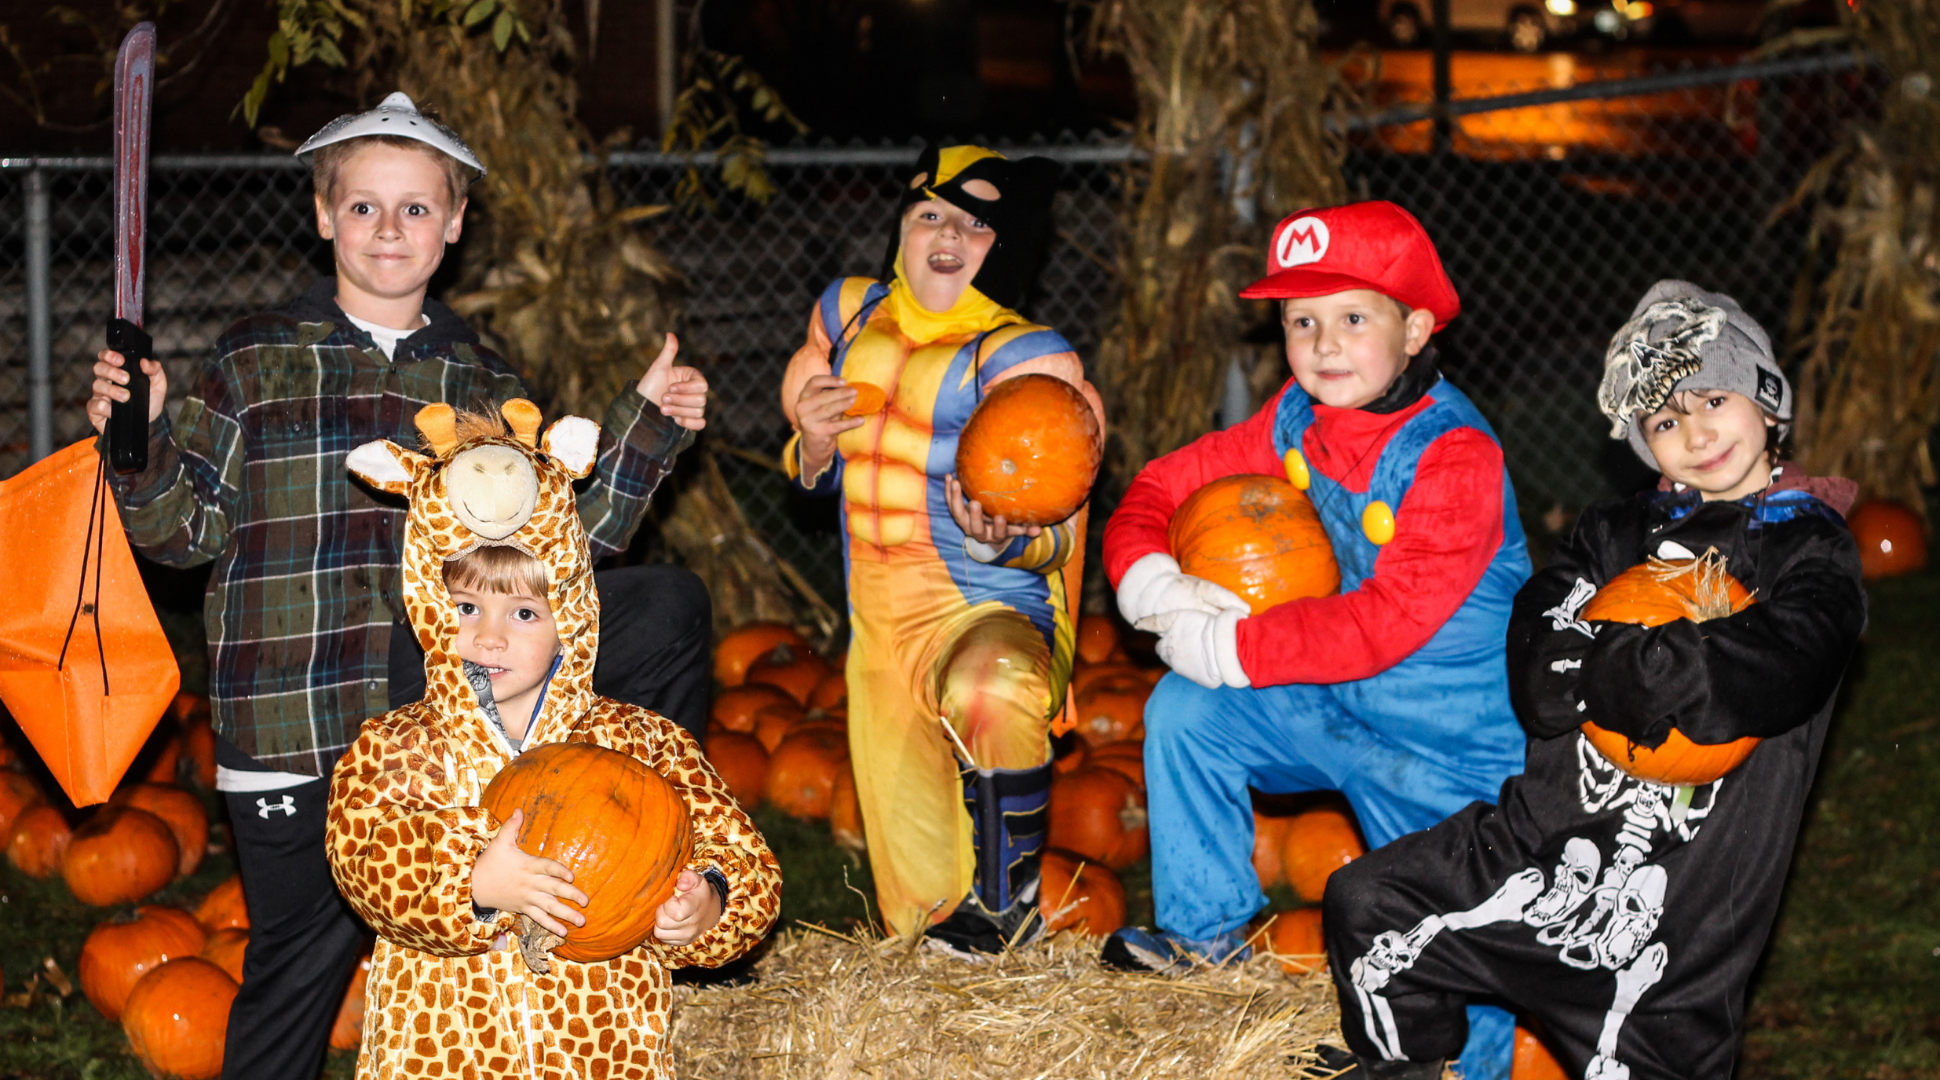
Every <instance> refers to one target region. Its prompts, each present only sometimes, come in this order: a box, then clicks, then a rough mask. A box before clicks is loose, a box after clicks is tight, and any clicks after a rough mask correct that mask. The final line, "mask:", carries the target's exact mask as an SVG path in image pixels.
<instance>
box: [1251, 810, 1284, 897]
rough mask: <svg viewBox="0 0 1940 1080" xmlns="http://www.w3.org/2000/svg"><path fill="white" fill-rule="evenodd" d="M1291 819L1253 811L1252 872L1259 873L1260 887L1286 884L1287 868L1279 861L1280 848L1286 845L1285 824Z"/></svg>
mask: <svg viewBox="0 0 1940 1080" xmlns="http://www.w3.org/2000/svg"><path fill="white" fill-rule="evenodd" d="M1292 820H1293V819H1292V818H1290V817H1281V816H1278V815H1268V814H1262V813H1260V812H1259V811H1258V810H1255V811H1253V873H1255V874H1257V875H1259V879H1260V888H1261V889H1271V888H1272V887H1274V886H1275V885H1284V884H1286V880H1287V868H1286V864H1284V863H1282V862H1281V861H1280V849H1281V848H1283V847H1285V846H1286V842H1287V824H1288V823H1289V822H1291V821H1292Z"/></svg>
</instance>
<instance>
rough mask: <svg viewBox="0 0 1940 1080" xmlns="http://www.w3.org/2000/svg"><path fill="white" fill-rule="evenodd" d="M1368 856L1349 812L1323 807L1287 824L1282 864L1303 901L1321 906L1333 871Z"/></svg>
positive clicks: (1290, 883) (1281, 847)
mask: <svg viewBox="0 0 1940 1080" xmlns="http://www.w3.org/2000/svg"><path fill="white" fill-rule="evenodd" d="M1365 854H1367V848H1366V846H1365V845H1363V844H1362V843H1361V835H1360V833H1358V832H1356V831H1355V830H1354V822H1353V821H1352V820H1351V819H1350V818H1349V817H1348V816H1347V812H1346V811H1345V810H1342V809H1340V808H1337V807H1333V806H1320V807H1316V808H1314V809H1312V810H1308V811H1306V812H1304V813H1300V814H1295V815H1294V816H1293V817H1292V818H1290V819H1289V820H1288V821H1287V833H1286V839H1285V840H1284V841H1283V842H1282V843H1281V845H1280V864H1281V865H1282V866H1285V867H1286V869H1287V884H1289V885H1292V886H1293V891H1294V892H1296V893H1298V894H1300V898H1301V899H1302V900H1305V901H1307V902H1309V903H1314V904H1318V903H1319V902H1320V897H1321V894H1322V893H1324V892H1325V891H1326V889H1327V879H1328V878H1330V877H1332V876H1333V875H1334V871H1336V870H1339V869H1340V868H1341V867H1343V866H1346V865H1347V864H1348V863H1351V862H1353V861H1354V860H1355V859H1358V858H1360V857H1361V856H1362V855H1365Z"/></svg>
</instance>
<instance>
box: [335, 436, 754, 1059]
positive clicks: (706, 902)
mask: <svg viewBox="0 0 1940 1080" xmlns="http://www.w3.org/2000/svg"><path fill="white" fill-rule="evenodd" d="M501 411H502V413H503V415H504V417H505V419H506V420H507V421H508V422H509V424H510V428H511V431H510V432H509V433H508V432H507V431H506V430H505V429H504V428H502V427H499V426H498V425H497V424H496V423H495V422H494V421H492V420H491V419H489V418H485V417H477V416H472V415H469V414H467V415H464V416H456V415H455V414H454V413H453V411H452V409H451V408H450V406H447V405H431V406H427V407H426V408H425V409H423V410H421V411H420V413H419V414H418V426H419V429H420V430H421V431H422V432H423V434H424V438H425V442H426V444H427V445H428V446H429V447H430V449H431V451H432V454H433V456H430V457H426V456H424V455H420V454H416V453H413V452H411V451H408V450H404V449H402V448H400V447H398V446H396V445H395V444H393V443H389V442H384V441H378V442H371V443H366V444H364V445H363V446H360V447H358V448H357V449H356V450H354V451H352V452H351V453H350V456H349V459H348V464H349V467H350V470H351V471H352V472H353V473H354V474H356V475H357V476H358V477H359V478H360V479H362V480H364V481H365V482H367V483H369V484H370V485H371V486H373V487H375V488H378V489H379V490H382V491H386V492H389V493H391V494H394V495H404V496H406V497H408V498H409V499H410V504H411V509H410V514H409V516H408V517H407V519H406V524H405V537H404V567H403V581H404V588H403V593H404V602H405V606H406V608H407V609H408V610H409V612H410V616H411V625H412V627H413V629H414V630H415V631H416V632H417V635H418V639H419V641H420V643H421V644H423V646H424V649H425V682H426V685H427V691H426V694H425V697H424V700H422V701H420V702H418V703H416V704H413V705H407V706H404V707H403V708H399V709H393V710H392V711H390V712H388V713H385V714H384V715H382V716H379V717H376V718H374V719H371V720H368V721H366V722H365V723H364V726H363V732H362V734H361V735H360V736H359V737H358V739H357V742H356V743H355V744H354V745H353V746H351V748H350V750H349V751H348V752H347V753H345V754H344V756H343V758H342V759H341V760H340V761H339V762H338V763H337V768H336V771H335V774H334V775H333V777H332V780H331V788H330V807H329V816H328V833H327V842H328V845H329V851H330V866H331V872H332V874H333V875H334V876H335V878H336V881H337V886H338V888H339V889H340V890H341V891H342V892H343V895H344V896H345V898H346V899H348V900H349V901H350V904H351V906H352V907H353V908H354V909H355V910H356V912H357V914H358V915H359V916H360V917H361V918H363V919H364V920H365V921H366V922H368V923H370V925H371V926H372V927H374V928H375V929H376V930H377V933H378V941H377V946H376V950H375V951H374V953H373V954H372V957H371V973H370V983H369V987H368V989H367V990H366V1000H367V1002H368V1011H367V1012H366V1016H365V1022H364V1023H365V1027H364V1041H363V1049H362V1051H361V1053H360V1054H359V1057H358V1062H357V1075H358V1076H360V1077H366V1078H388V1077H396V1076H427V1075H439V1074H440V1069H448V1070H449V1072H450V1075H467V1076H472V1075H475V1076H480V1077H501V1076H505V1077H509V1076H518V1077H538V1078H554V1077H557V1078H559V1080H565V1078H567V1077H597V1076H611V1077H628V1078H645V1077H662V1076H671V1075H672V1073H671V1071H670V1070H669V1068H668V1064H667V1060H666V1049H667V1047H666V1039H667V1027H668V1017H669V1013H670V1010H671V1007H672V1004H673V1000H672V987H671V984H670V981H669V975H668V969H669V968H674V967H683V966H689V965H699V966H704V967H712V966H716V965H719V964H722V963H725V962H726V961H728V960H731V959H734V958H735V957H737V956H739V955H741V954H742V953H744V952H746V951H747V950H748V949H749V948H751V947H752V946H753V945H754V944H755V943H756V942H758V941H759V940H760V939H761V936H762V935H763V934H764V933H766V932H767V930H768V928H769V927H770V926H771V925H773V923H774V921H775V916H776V914H777V912H778V910H779V903H780V883H781V878H780V870H779V868H778V867H777V865H776V863H775V859H774V856H773V855H772V854H771V853H770V852H769V850H768V846H767V844H766V843H765V842H764V841H763V840H762V838H761V835H760V833H758V832H757V831H756V830H755V827H754V825H753V824H752V823H751V822H749V820H748V818H747V815H746V814H744V813H743V812H742V811H741V809H740V807H739V806H738V805H737V804H736V803H735V801H734V799H733V798H732V797H731V796H730V795H729V794H728V791H727V788H726V786H725V785H724V784H723V783H722V782H721V779H720V777H719V776H717V775H715V773H714V770H713V769H712V768H711V767H710V766H709V765H708V764H707V761H706V759H705V758H703V757H702V756H701V752H700V748H699V746H698V745H697V744H696V743H695V742H694V740H693V738H692V737H691V736H689V735H688V734H687V733H686V732H685V731H683V730H682V729H681V728H680V727H679V726H678V725H677V724H675V723H673V722H672V721H670V720H668V719H666V718H664V717H662V716H659V715H657V714H655V713H652V712H649V711H648V710H646V709H643V708H640V707H638V706H634V705H627V704H624V703H622V702H619V701H615V700H612V699H611V698H604V697H600V696H598V695H596V694H595V693H594V692H593V688H592V681H593V664H594V659H595V657H596V655H597V652H598V640H599V595H598V593H597V592H596V591H595V589H594V586H593V575H592V560H591V557H590V553H589V549H588V545H587V540H586V534H585V531H584V529H583V527H582V526H581V524H580V519H579V515H578V513H577V511H576V508H575V506H574V499H573V487H572V484H573V481H574V480H576V479H578V478H581V477H584V476H585V475H586V474H587V473H588V472H589V471H590V469H591V467H592V464H593V460H594V457H595V455H596V453H597V450H598V445H599V432H598V428H597V427H596V426H595V425H594V424H593V423H592V422H591V421H588V420H583V419H580V418H578V417H567V418H565V419H563V420H561V421H559V422H557V423H555V424H554V425H552V427H551V428H550V429H548V430H547V431H546V433H545V437H544V439H543V441H542V440H540V439H539V437H538V435H539V410H538V409H537V408H536V407H534V406H533V405H532V404H530V403H529V402H526V401H523V400H517V399H515V400H513V401H510V402H507V403H506V404H505V406H504V407H503V408H502V410H501ZM561 742H586V743H594V744H596V745H599V746H603V747H606V748H608V749H611V750H617V751H619V752H621V753H624V754H628V755H630V756H632V757H634V758H636V759H638V760H640V761H642V762H644V763H646V764H647V765H648V766H649V767H651V768H652V769H653V770H654V771H655V772H658V773H660V774H661V775H662V776H664V777H666V778H667V779H668V780H669V781H670V782H671V783H672V784H673V785H674V787H675V789H676V790H677V791H678V792H679V793H680V795H681V796H682V797H683V799H684V800H685V801H686V803H687V807H688V810H689V812H690V813H691V815H692V818H693V831H694V848H693V854H692V856H691V857H690V861H689V864H688V867H687V868H686V869H684V870H683V871H682V872H681V874H680V875H679V878H678V880H677V882H676V885H675V891H674V895H673V896H672V898H670V899H669V900H667V901H666V902H665V903H664V904H662V905H661V907H660V908H659V910H658V911H657V912H656V925H655V929H654V932H653V934H652V935H651V936H650V937H649V938H648V939H647V940H646V941H644V942H642V943H641V944H640V945H639V946H637V947H636V948H634V949H632V950H630V951H628V952H625V953H622V954H621V955H619V956H618V957H615V958H614V959H612V960H608V961H604V962H597V963H576V962H573V961H570V960H566V959H564V958H562V957H559V956H556V955H554V956H543V957H541V956H538V955H537V947H534V946H533V945H532V943H531V941H530V937H531V936H532V935H530V934H528V935H527V940H526V941H525V942H523V943H522V944H523V945H524V946H525V948H524V950H523V951H522V950H521V948H517V947H514V945H515V944H517V943H515V942H514V940H513V938H514V936H515V935H516V934H517V931H518V925H517V924H518V922H519V920H520V917H521V916H523V917H524V918H527V919H530V920H531V921H532V922H533V923H536V924H538V926H541V927H543V928H545V929H546V930H548V931H550V932H552V933H553V934H557V935H559V936H561V937H564V938H566V939H568V940H570V939H571V937H572V935H573V932H574V930H575V928H577V927H579V926H582V925H584V922H585V919H584V917H583V916H582V915H580V914H579V911H578V910H577V909H576V907H575V905H583V904H584V903H586V899H587V898H586V895H585V893H583V892H581V891H580V890H579V889H577V888H575V887H574V886H573V884H572V875H571V873H570V872H569V871H568V870H567V869H566V868H565V867H564V866H562V865H560V864H559V863H556V862H553V861H552V860H549V859H542V858H536V857H533V856H530V855H527V854H525V853H524V852H522V851H521V850H520V849H519V847H518V844H517V839H516V838H517V836H518V834H519V826H520V823H521V817H522V815H521V814H520V813H519V812H516V811H515V812H514V813H513V814H512V815H511V819H510V820H508V821H502V822H501V821H497V820H495V819H494V818H493V816H492V814H491V813H490V811H487V810H486V809H484V808H483V807H481V806H479V800H480V797H481V794H482V793H483V791H484V790H485V787H486V786H487V785H488V784H490V783H491V780H492V778H493V777H494V776H495V775H497V774H498V772H499V770H501V769H503V768H504V767H505V766H506V765H507V764H508V763H510V762H511V760H512V759H513V758H515V757H517V756H518V755H519V754H520V753H521V752H523V751H524V750H526V749H528V748H530V747H535V746H540V745H544V744H548V743H561ZM527 929H528V930H530V929H531V928H530V927H527ZM427 1013H429V1014H432V1016H431V1022H430V1026H429V1027H428V1028H427V1027H426V1026H425V1020H426V1014H427ZM427 1031H434V1032H436V1033H437V1034H438V1037H437V1038H436V1039H433V1038H428V1037H426V1033H427Z"/></svg>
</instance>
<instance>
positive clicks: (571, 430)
mask: <svg viewBox="0 0 1940 1080" xmlns="http://www.w3.org/2000/svg"><path fill="white" fill-rule="evenodd" d="M541 449H543V450H544V451H545V452H546V456H547V457H549V458H551V459H552V460H554V461H557V462H558V463H559V465H560V467H561V468H563V469H565V470H566V471H567V472H568V473H571V474H572V476H573V479H575V480H577V479H580V478H582V477H584V476H585V475H586V474H587V473H590V472H592V471H593V462H594V460H595V459H597V458H598V457H599V453H600V426H599V425H598V424H595V423H593V422H592V421H591V420H588V419H586V418H585V417H583V416H562V417H560V418H559V419H558V420H555V421H553V424H552V426H551V427H549V428H547V429H546V442H545V446H543V447H541Z"/></svg>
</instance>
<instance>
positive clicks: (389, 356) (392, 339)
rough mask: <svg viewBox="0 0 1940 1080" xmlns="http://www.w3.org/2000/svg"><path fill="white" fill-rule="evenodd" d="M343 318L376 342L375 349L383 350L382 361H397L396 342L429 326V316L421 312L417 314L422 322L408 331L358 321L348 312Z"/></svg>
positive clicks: (358, 319)
mask: <svg viewBox="0 0 1940 1080" xmlns="http://www.w3.org/2000/svg"><path fill="white" fill-rule="evenodd" d="M344 317H345V318H347V319H349V320H350V321H351V322H352V323H353V324H355V325H356V327H357V329H359V330H362V331H363V332H364V333H366V334H369V335H370V337H371V340H372V341H375V342H377V347H378V348H380V349H383V350H384V359H386V360H396V359H397V355H396V353H397V343H398V342H400V341H402V340H404V339H405V338H408V337H410V336H411V335H412V334H415V333H417V332H418V331H419V330H422V329H424V328H425V327H427V326H430V325H431V316H429V315H426V314H424V313H423V312H419V313H418V318H419V319H422V320H423V321H422V322H420V323H418V325H416V326H414V327H412V328H411V329H409V330H393V329H392V328H390V327H388V326H379V325H377V324H376V323H374V322H369V321H367V320H364V319H360V318H358V317H357V316H355V315H352V314H351V313H350V312H348V311H346V312H344Z"/></svg>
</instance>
